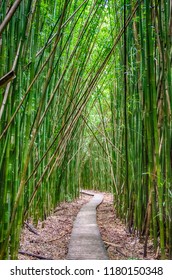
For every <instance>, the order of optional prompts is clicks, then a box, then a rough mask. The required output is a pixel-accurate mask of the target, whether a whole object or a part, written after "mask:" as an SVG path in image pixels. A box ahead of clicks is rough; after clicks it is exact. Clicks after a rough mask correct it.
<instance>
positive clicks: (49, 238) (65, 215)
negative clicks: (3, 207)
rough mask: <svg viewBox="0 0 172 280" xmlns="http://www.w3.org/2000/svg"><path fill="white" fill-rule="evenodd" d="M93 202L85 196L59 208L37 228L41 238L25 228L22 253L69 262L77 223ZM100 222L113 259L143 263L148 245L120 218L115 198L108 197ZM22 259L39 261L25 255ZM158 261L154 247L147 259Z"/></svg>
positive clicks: (98, 213) (21, 245)
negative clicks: (133, 233)
mask: <svg viewBox="0 0 172 280" xmlns="http://www.w3.org/2000/svg"><path fill="white" fill-rule="evenodd" d="M89 200H90V197H89V196H87V195H83V194H82V195H81V197H80V199H77V200H75V201H73V202H63V203H61V204H60V205H58V207H57V208H56V209H55V212H54V213H53V214H52V215H51V216H50V217H48V218H47V220H45V221H43V222H39V224H38V226H37V228H36V231H37V233H38V235H36V234H34V233H33V232H30V231H29V230H28V228H27V227H25V228H24V229H23V231H22V234H21V242H20V250H21V251H24V252H29V253H31V254H35V255H40V256H44V257H46V258H48V259H54V260H63V259H66V255H67V252H68V244H69V240H70V235H71V231H72V226H73V222H74V220H75V217H76V215H77V213H78V212H79V210H80V208H81V207H82V205H83V204H85V203H86V202H88V201H89ZM97 222H98V225H99V228H100V233H101V235H102V239H103V240H104V241H105V246H106V249H107V252H108V256H109V259H111V260H123V259H131V258H134V259H143V245H144V244H143V243H139V240H138V238H137V237H135V236H132V235H130V234H129V233H128V232H127V231H126V228H125V225H124V224H122V222H121V221H120V220H119V219H117V218H116V216H115V211H114V209H113V200H112V195H111V194H106V193H104V201H103V203H102V204H101V205H100V206H99V207H98V209H97ZM18 258H19V259H21V260H24V259H37V258H34V257H31V256H27V255H21V254H19V256H18ZM154 258H155V256H154V253H153V246H152V244H151V243H150V244H149V245H148V255H147V259H154Z"/></svg>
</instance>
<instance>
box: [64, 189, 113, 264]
mask: <svg viewBox="0 0 172 280" xmlns="http://www.w3.org/2000/svg"><path fill="white" fill-rule="evenodd" d="M102 200H103V195H102V194H95V195H94V197H93V198H92V199H91V200H90V201H89V202H88V203H87V204H85V205H84V206H83V207H82V208H81V210H80V211H79V213H78V215H77V217H76V220H75V222H74V226H73V230H72V234H71V239H70V243H69V250H68V255H67V259H68V260H107V259H108V256H107V253H106V249H105V247H104V243H103V241H102V239H101V235H100V232H99V228H98V225H97V221H96V208H97V206H98V205H99V204H100V203H101V202H102Z"/></svg>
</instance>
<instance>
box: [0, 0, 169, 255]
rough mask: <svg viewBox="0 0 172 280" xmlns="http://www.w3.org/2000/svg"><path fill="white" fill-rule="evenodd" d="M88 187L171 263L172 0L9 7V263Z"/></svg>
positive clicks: (5, 227)
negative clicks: (27, 228) (31, 231)
mask: <svg viewBox="0 0 172 280" xmlns="http://www.w3.org/2000/svg"><path fill="white" fill-rule="evenodd" d="M81 189H86V190H98V191H102V192H110V193H111V194H112V195H113V201H114V205H113V207H114V209H115V211H116V213H117V217H118V218H119V219H120V220H121V221H123V222H124V223H125V225H126V228H127V229H128V232H129V233H131V234H135V235H137V236H138V237H139V238H144V242H145V244H146V243H147V241H148V239H151V240H153V246H154V250H155V251H156V250H157V248H159V251H160V258H161V259H172V1H170V0H138V1H137V0H117V1H114V0H51V1H49V0H28V1H25V0H0V259H17V255H18V248H19V242H20V234H21V230H22V228H23V225H24V222H25V221H27V219H29V218H30V217H32V219H33V220H34V223H35V224H37V222H38V221H39V220H44V219H46V217H48V216H49V215H50V214H51V212H52V211H53V209H55V207H56V206H57V205H58V203H59V202H61V201H65V200H66V199H71V200H72V199H75V198H77V197H78V196H79V193H80V190H81Z"/></svg>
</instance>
